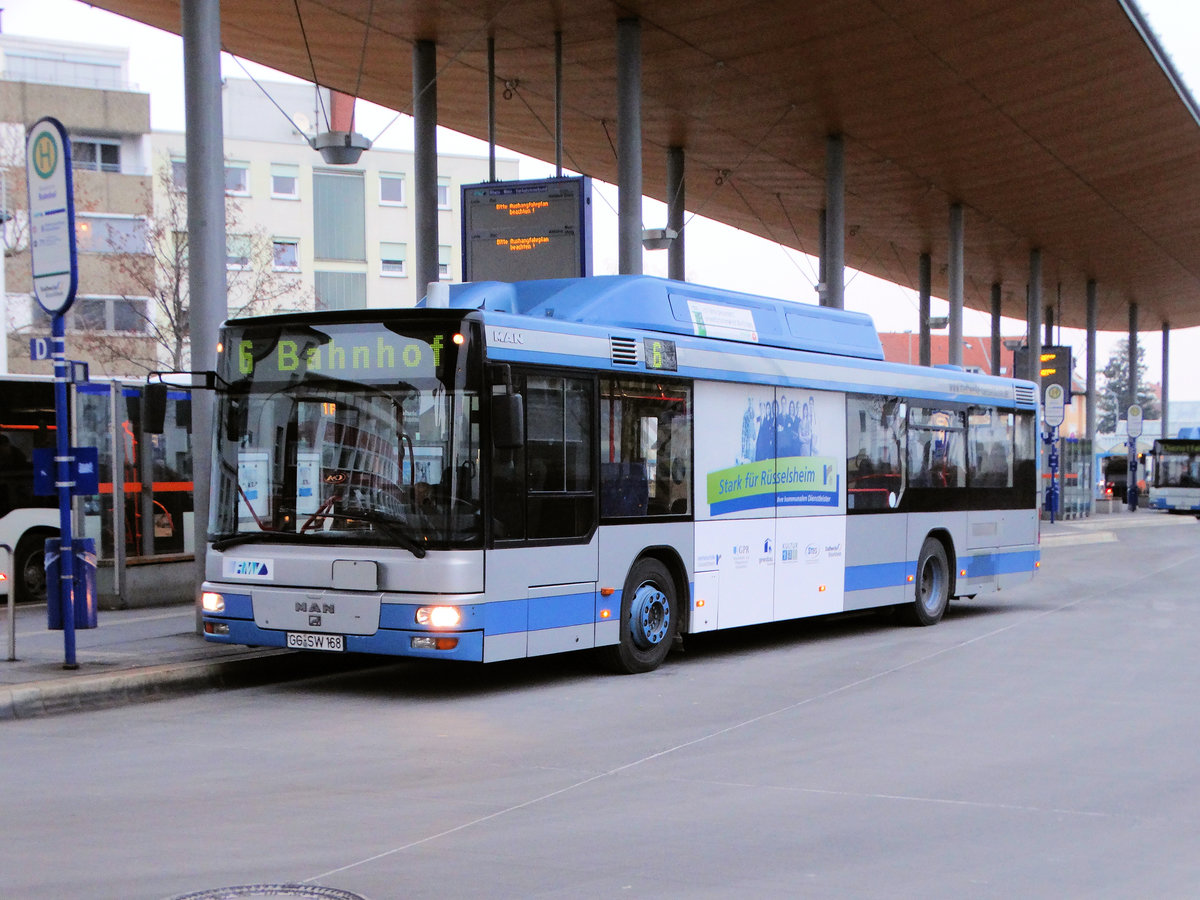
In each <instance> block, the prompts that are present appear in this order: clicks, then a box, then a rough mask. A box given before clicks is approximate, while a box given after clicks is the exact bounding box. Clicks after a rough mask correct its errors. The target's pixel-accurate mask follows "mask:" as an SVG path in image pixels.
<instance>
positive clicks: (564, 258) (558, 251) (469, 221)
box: [462, 176, 592, 281]
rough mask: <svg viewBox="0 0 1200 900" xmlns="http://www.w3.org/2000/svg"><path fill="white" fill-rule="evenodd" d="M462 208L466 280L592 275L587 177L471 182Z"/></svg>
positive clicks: (588, 183) (590, 185) (590, 199)
mask: <svg viewBox="0 0 1200 900" xmlns="http://www.w3.org/2000/svg"><path fill="white" fill-rule="evenodd" d="M462 210H463V217H462V223H463V240H462V248H463V281H524V280H527V279H536V278H580V277H583V276H585V275H590V274H591V269H592V234H591V232H592V183H591V179H590V178H588V177H587V176H579V177H574V178H545V179H541V180H538V181H499V182H493V183H485V184H466V185H463V188H462Z"/></svg>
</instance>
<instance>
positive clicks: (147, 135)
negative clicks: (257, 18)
mask: <svg viewBox="0 0 1200 900" xmlns="http://www.w3.org/2000/svg"><path fill="white" fill-rule="evenodd" d="M128 72H129V51H128V50H126V49H122V48H112V47H100V46H91V45H85V44H75V43H65V42H59V41H46V40H40V39H30V38H24V37H19V36H14V35H0V173H2V174H3V179H2V180H0V189H2V188H4V187H5V186H6V188H7V189H6V191H4V190H0V195H4V196H6V197H7V201H6V202H5V203H4V205H5V206H6V208H7V210H8V211H9V212H10V213H11V215H12V219H11V220H10V221H9V222H7V223H6V224H5V226H4V233H3V236H4V238H5V244H6V248H7V252H6V254H5V267H4V268H5V276H6V278H5V281H6V284H5V289H4V290H3V291H0V294H2V295H3V296H4V297H5V298H6V299H7V301H8V303H7V310H6V312H5V314H4V318H5V324H6V335H7V349H8V363H7V366H8V370H9V371H12V372H42V373H49V372H50V371H51V369H50V364H49V363H48V362H31V361H30V359H29V342H28V339H29V337H31V336H38V335H41V334H48V333H49V327H50V320H49V316H48V315H47V314H46V313H45V312H44V311H43V310H42V309H41V308H40V307H39V306H38V305H37V303H36V301H35V300H34V298H33V295H32V279H31V274H30V261H29V252H28V246H27V244H28V241H27V239H26V235H25V232H26V231H27V224H28V217H27V215H25V212H24V209H25V206H26V205H27V199H26V186H25V170H24V135H25V130H26V129H27V128H28V127H29V126H30V125H31V124H32V123H33V122H35V121H36V120H37V119H39V118H41V117H42V116H46V115H53V116H55V117H56V118H58V119H59V120H60V121H62V122H63V124H64V125H65V126H66V128H67V130H68V133H69V134H70V137H71V146H72V157H73V158H72V163H73V166H74V173H75V186H76V210H77V227H76V238H77V245H78V250H79V274H80V278H79V290H78V293H77V299H76V302H75V304H74V306H73V307H72V309H71V311H70V312H69V313H68V316H67V330H68V338H67V351H68V355H69V356H70V357H72V358H74V359H84V360H86V361H88V362H89V363H90V364H91V366H92V371H93V374H104V375H140V374H142V373H144V372H145V371H147V370H148V369H154V368H161V367H163V365H164V364H168V365H169V364H170V361H169V360H167V359H164V357H165V356H166V355H167V349H166V348H165V347H164V343H163V339H162V331H161V327H162V325H163V324H164V321H163V320H164V319H165V318H166V316H167V313H166V312H165V307H166V306H167V305H169V304H170V303H171V301H172V298H173V297H174V296H175V295H176V293H177V290H176V288H178V289H179V291H184V292H186V289H187V277H186V269H187V243H186V240H187V239H186V199H187V197H186V178H185V172H186V142H185V138H184V134H183V133H182V132H151V129H150V98H149V95H148V94H145V93H142V92H139V91H137V90H136V89H134V87H133V86H132V85H131V84H130V83H129V77H128ZM222 104H223V111H224V123H223V125H224V132H225V135H224V136H225V156H226V161H225V193H226V198H227V216H226V230H227V233H228V246H227V272H228V277H227V284H228V308H229V311H230V314H231V315H232V314H237V313H262V312H277V311H293V310H304V309H313V308H362V307H389V306H411V305H413V304H414V303H415V302H416V301H417V300H418V299H419V298H420V297H422V296H424V294H425V290H426V286H425V285H423V284H422V285H418V284H416V283H415V281H416V279H415V278H413V277H411V272H412V267H411V266H410V263H409V259H410V255H413V254H415V243H414V235H415V233H416V231H415V220H414V209H413V207H412V204H411V202H410V198H411V196H412V188H413V182H412V179H413V174H412V173H413V154H412V152H411V151H405V150H389V149H375V148H372V149H370V150H368V151H367V152H365V153H364V154H363V155H362V156H361V158H360V159H359V161H358V162H357V163H356V164H354V165H349V166H333V165H326V164H325V163H323V161H322V158H321V156H320V154H319V153H317V151H315V150H313V149H312V148H311V146H310V144H309V138H311V137H312V136H314V135H315V134H317V133H319V132H323V131H326V130H328V125H327V124H326V123H327V122H328V115H329V113H328V111H329V109H330V97H329V92H328V91H326V90H323V89H317V88H315V87H313V86H312V85H308V84H302V83H257V82H255V81H252V80H250V79H235V78H231V79H227V80H226V81H225V83H224V94H223V98H222ZM369 137H374V135H369ZM488 171H489V165H488V160H487V158H485V157H483V156H468V155H453V154H442V155H440V156H439V159H438V206H439V214H438V233H439V248H438V249H439V253H438V258H439V264H440V267H441V275H442V278H443V279H445V280H458V279H460V277H461V232H462V225H461V218H460V215H461V210H460V205H461V204H460V196H461V195H460V187H461V185H463V184H469V183H477V182H481V181H486V180H487V178H488ZM496 173H497V178H498V179H500V180H512V179H515V178H517V177H518V163H517V160H516V159H515V158H511V157H510V158H498V159H497V164H496ZM168 331H169V328H168ZM156 335H157V336H156Z"/></svg>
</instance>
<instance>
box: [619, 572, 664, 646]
mask: <svg viewBox="0 0 1200 900" xmlns="http://www.w3.org/2000/svg"><path fill="white" fill-rule="evenodd" d="M629 613H630V615H629V631H630V635H631V637H632V638H633V642H634V644H636V645H637V646H638V647H640V648H641V649H643V650H648V649H650V648H651V647H655V646H657V645H658V644H661V643H662V641H663V639H664V638H665V637H666V636H667V632H668V631H669V630H670V627H671V604H670V602H669V601H668V600H667V595H666V594H664V593H663V592H662V591H660V590H659V589H658V587H657V586H656V585H654V584H653V583H650V582H647V583H646V584H643V585H642V586H641V587H639V588H638V589H637V590H636V591H635V592H634V595H633V603H632V604H630V610H629Z"/></svg>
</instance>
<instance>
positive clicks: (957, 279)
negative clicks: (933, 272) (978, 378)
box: [946, 203, 963, 366]
mask: <svg viewBox="0 0 1200 900" xmlns="http://www.w3.org/2000/svg"><path fill="white" fill-rule="evenodd" d="M946 275H947V277H948V278H949V281H950V285H949V292H948V293H949V295H950V296H949V297H948V299H949V301H950V350H949V358H948V359H947V360H946V361H947V362H948V363H950V365H952V366H961V365H962V362H963V334H962V313H963V208H962V204H961V203H951V204H950V255H949V258H948V259H947V265H946Z"/></svg>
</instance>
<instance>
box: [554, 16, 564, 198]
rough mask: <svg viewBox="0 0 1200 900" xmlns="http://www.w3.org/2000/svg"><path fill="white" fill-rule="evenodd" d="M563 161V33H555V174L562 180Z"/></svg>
mask: <svg viewBox="0 0 1200 900" xmlns="http://www.w3.org/2000/svg"><path fill="white" fill-rule="evenodd" d="M562 159H563V54H562V32H561V31H556V32H554V174H555V175H556V176H557V177H559V178H562V172H563V170H562Z"/></svg>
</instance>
